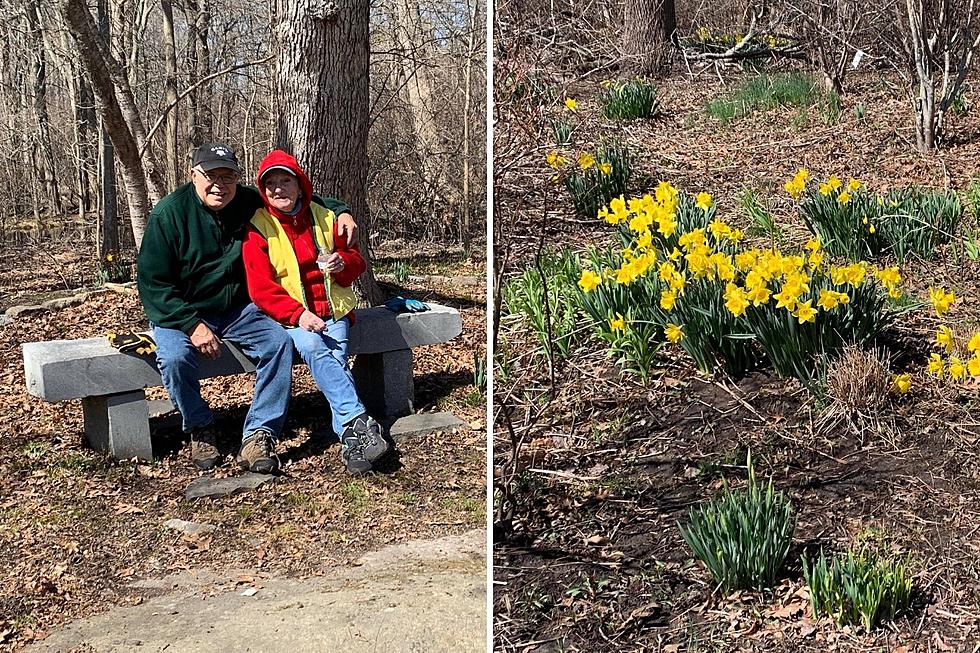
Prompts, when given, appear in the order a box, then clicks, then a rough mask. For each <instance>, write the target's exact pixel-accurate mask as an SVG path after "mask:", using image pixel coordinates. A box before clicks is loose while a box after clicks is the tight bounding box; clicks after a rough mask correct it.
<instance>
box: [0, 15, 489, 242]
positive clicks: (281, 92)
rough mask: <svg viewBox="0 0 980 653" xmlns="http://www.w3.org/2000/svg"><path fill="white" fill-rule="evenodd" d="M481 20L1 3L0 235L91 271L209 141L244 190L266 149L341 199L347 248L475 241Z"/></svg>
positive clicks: (130, 235)
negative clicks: (232, 166)
mask: <svg viewBox="0 0 980 653" xmlns="http://www.w3.org/2000/svg"><path fill="white" fill-rule="evenodd" d="M485 12H486V9H485V4H484V3H483V2H482V0H432V1H428V0H427V1H425V2H419V1H418V0H378V1H376V2H372V3H371V4H370V7H368V6H367V5H366V4H363V3H356V2H340V3H336V4H335V3H333V2H330V3H321V2H310V1H302V0H296V1H287V0H279V1H277V2H273V3H246V2H237V1H230V0H216V1H214V2H209V3H207V4H204V3H202V2H199V1H198V0H184V1H172V0H98V2H89V3H86V2H85V1H84V0H64V1H62V2H57V3H42V2H40V0H30V1H29V2H26V3H15V2H10V1H9V0H3V1H2V2H0V18H2V20H0V33H2V35H3V38H4V42H5V44H6V47H4V48H3V50H2V52H0V67H2V70H3V83H2V85H0V98H2V105H3V107H4V108H3V109H2V110H0V114H2V115H0V125H2V131H3V135H2V136H0V198H2V200H0V201H3V203H4V205H5V210H4V211H3V212H2V213H0V240H2V241H3V242H25V238H26V239H32V238H37V237H38V235H39V234H45V233H50V232H51V230H52V229H55V230H57V231H59V232H60V231H62V230H63V229H64V227H66V226H68V227H69V228H71V229H73V230H74V229H81V231H82V233H83V234H84V239H83V242H90V243H93V245H96V247H94V248H93V250H92V253H93V256H98V257H99V258H100V259H104V257H105V256H106V255H107V253H109V252H113V251H116V252H118V251H120V250H122V251H126V250H131V249H132V248H133V247H134V233H135V235H136V242H138V239H139V235H140V233H141V225H142V220H145V217H146V216H145V211H146V208H147V207H148V204H145V203H143V201H145V200H146V199H148V200H149V204H150V205H151V204H152V203H153V202H155V201H156V200H158V199H159V197H160V196H162V195H163V194H166V193H167V192H169V191H170V190H172V189H173V188H175V187H176V186H177V185H179V184H181V183H183V182H184V181H185V180H186V178H187V171H188V169H189V167H190V158H189V157H190V154H191V152H192V151H193V149H194V148H195V147H196V146H197V145H199V144H201V143H203V142H207V141H212V140H216V141H224V142H227V143H230V144H231V145H233V146H234V147H235V148H236V149H237V150H238V152H239V159H240V162H241V164H242V166H243V170H244V172H245V181H250V180H251V176H252V175H253V174H254V171H255V168H256V166H257V164H258V161H259V160H260V159H261V157H262V156H264V155H265V154H266V153H267V152H268V151H269V150H270V149H272V148H273V147H283V148H285V149H287V150H290V151H292V152H293V153H295V154H296V155H297V156H298V157H299V159H300V162H301V163H302V164H303V165H304V166H306V167H307V169H308V170H309V171H310V174H311V178H312V179H313V181H314V186H315V187H316V188H317V189H318V191H319V192H323V193H325V194H332V195H337V196H339V197H342V198H343V199H345V200H346V201H348V202H349V203H350V204H351V205H352V206H353V207H354V209H355V213H356V217H357V220H358V223H359V224H361V225H362V226H363V227H367V228H366V229H364V230H363V234H362V237H363V238H364V239H365V241H366V240H367V239H370V240H371V241H374V242H375V243H376V242H380V240H381V239H392V238H407V239H411V240H413V241H417V240H425V241H437V242H440V243H446V244H449V243H458V244H460V245H462V246H463V247H464V248H465V249H466V250H467V252H468V250H469V247H470V241H471V237H475V238H478V239H482V238H481V235H482V234H483V233H484V232H485V218H484V214H485V204H486V200H485V196H486V184H485V178H486V148H485V142H486V131H485V130H486V110H485V106H486V101H485V98H486V94H485V88H486V39H485V19H486V18H485V16H486V13H485ZM368 71H369V75H368ZM93 73H94V74H93ZM368 78H369V79H370V82H369V83H368ZM364 131H366V132H367V137H366V138H365V136H364ZM365 202H366V204H365ZM134 218H135V219H134ZM365 241H362V245H366V244H370V243H368V242H365Z"/></svg>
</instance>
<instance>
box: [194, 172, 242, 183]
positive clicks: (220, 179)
mask: <svg viewBox="0 0 980 653" xmlns="http://www.w3.org/2000/svg"><path fill="white" fill-rule="evenodd" d="M197 173H198V174H199V175H201V176H202V177H204V179H205V180H206V181H207V182H208V183H209V184H220V185H221V186H231V185H232V184H234V183H236V182H237V181H238V175H236V174H231V175H211V174H209V173H207V172H205V171H204V170H201V169H199V168H198V169H197Z"/></svg>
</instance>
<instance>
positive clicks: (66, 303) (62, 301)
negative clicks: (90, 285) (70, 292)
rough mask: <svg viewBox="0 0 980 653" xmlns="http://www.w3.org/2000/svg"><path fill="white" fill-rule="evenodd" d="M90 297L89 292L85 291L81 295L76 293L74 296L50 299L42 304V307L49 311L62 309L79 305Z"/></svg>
mask: <svg viewBox="0 0 980 653" xmlns="http://www.w3.org/2000/svg"><path fill="white" fill-rule="evenodd" d="M87 298H88V293H83V294H81V295H75V296H74V297H58V298H57V299H49V300H48V301H46V302H43V303H42V304H41V308H44V309H46V310H49V311H60V310H61V309H63V308H71V307H72V306H78V305H79V304H82V303H83V302H84V301H85V300H86V299H87Z"/></svg>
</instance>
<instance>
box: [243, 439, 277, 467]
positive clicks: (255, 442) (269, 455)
mask: <svg viewBox="0 0 980 653" xmlns="http://www.w3.org/2000/svg"><path fill="white" fill-rule="evenodd" d="M237 460H238V464H239V465H241V467H242V469H247V470H249V471H250V472H258V473H259V474H271V473H272V472H274V471H276V470H277V469H279V458H278V457H276V454H275V451H273V441H272V434H271V433H269V432H268V431H266V430H265V429H258V430H257V431H255V432H253V433H252V434H251V435H250V436H249V437H248V439H247V440H245V441H244V442H242V448H241V450H240V451H239V452H238V458H237Z"/></svg>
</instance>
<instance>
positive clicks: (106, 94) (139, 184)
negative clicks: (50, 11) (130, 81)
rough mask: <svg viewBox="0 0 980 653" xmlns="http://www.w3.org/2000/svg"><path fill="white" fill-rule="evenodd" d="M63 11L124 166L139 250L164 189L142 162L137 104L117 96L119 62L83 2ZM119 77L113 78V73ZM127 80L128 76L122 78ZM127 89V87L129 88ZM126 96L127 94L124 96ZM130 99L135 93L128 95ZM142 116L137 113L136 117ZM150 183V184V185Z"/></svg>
mask: <svg viewBox="0 0 980 653" xmlns="http://www.w3.org/2000/svg"><path fill="white" fill-rule="evenodd" d="M61 12H62V15H63V16H64V18H65V21H66V22H67V23H68V26H69V29H70V30H71V33H72V36H74V37H75V42H76V43H77V44H78V50H79V55H80V56H81V59H82V61H83V62H84V63H85V68H86V70H88V74H89V77H90V78H91V80H92V87H93V91H94V92H95V95H96V97H97V98H98V101H99V113H100V115H101V118H102V120H103V123H104V125H105V128H106V131H108V133H109V138H110V139H111V140H112V145H113V148H114V149H115V151H116V153H117V155H118V156H119V163H120V165H122V168H123V174H124V175H125V176H126V182H127V192H126V201H127V204H128V205H129V218H130V223H131V225H132V230H133V241H134V242H135V244H136V247H137V248H139V245H140V242H141V241H142V240H143V230H144V228H145V226H146V217H147V215H149V213H150V192H151V191H150V186H153V185H156V186H157V188H155V189H154V191H153V192H154V193H155V194H158V195H157V198H159V197H160V195H159V193H160V191H161V187H160V184H159V182H157V183H155V184H154V183H153V182H150V178H151V177H152V173H151V175H147V171H146V169H144V167H143V162H142V160H141V159H140V143H139V142H138V138H137V136H135V134H134V132H139V133H142V134H143V135H144V139H145V130H143V129H142V123H139V124H138V125H134V124H133V123H132V118H131V112H132V111H135V104H133V105H131V106H130V107H127V108H124V107H122V106H120V102H119V101H118V100H117V97H116V90H117V89H116V88H115V87H114V81H115V82H118V81H119V77H118V74H119V73H121V72H122V70H121V67H120V66H119V64H118V62H116V61H115V60H114V59H113V58H112V57H111V55H109V54H108V52H107V50H106V49H105V48H104V47H102V45H103V44H102V43H101V42H100V40H99V36H98V32H97V31H96V27H95V22H94V21H93V19H92V15H91V14H90V13H89V11H88V8H87V7H86V5H85V1H84V0H63V2H62V5H61ZM113 71H114V72H115V73H116V74H115V75H114V76H113V77H114V78H113V77H111V76H110V75H112V72H113ZM122 81H126V80H125V75H123V77H122ZM127 89H128V86H127ZM123 94H124V95H125V93H123ZM128 97H129V99H130V100H131V98H132V92H131V91H130V92H129V93H128ZM136 117H137V118H138V117H139V116H138V114H137V116H136ZM148 182H149V183H148Z"/></svg>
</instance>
